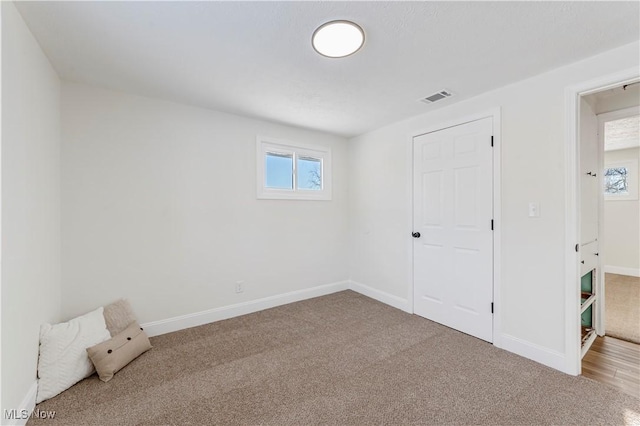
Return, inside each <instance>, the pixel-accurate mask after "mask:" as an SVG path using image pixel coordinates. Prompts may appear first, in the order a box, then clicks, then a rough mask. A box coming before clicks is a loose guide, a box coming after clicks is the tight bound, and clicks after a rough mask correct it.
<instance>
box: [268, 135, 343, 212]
mask: <svg viewBox="0 0 640 426" xmlns="http://www.w3.org/2000/svg"><path fill="white" fill-rule="evenodd" d="M268 152H276V153H283V154H291V155H292V156H293V170H292V173H293V189H277V188H267V187H266V169H265V159H266V155H267V153H268ZM299 157H312V158H317V159H320V160H321V162H322V171H321V176H322V188H321V189H319V190H310V189H298V187H297V160H298V158H299ZM256 178H257V179H256V182H257V194H256V195H257V198H258V199H259V200H331V192H332V191H331V187H332V182H331V148H329V147H325V146H315V145H306V144H301V143H297V142H291V141H286V140H282V139H274V138H271V137H265V136H257V138H256Z"/></svg>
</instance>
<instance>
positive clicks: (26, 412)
mask: <svg viewBox="0 0 640 426" xmlns="http://www.w3.org/2000/svg"><path fill="white" fill-rule="evenodd" d="M37 393H38V381H37V380H36V381H34V382H33V384H32V385H31V386H30V387H29V390H28V391H27V394H26V395H25V396H24V398H23V399H22V402H21V403H20V406H19V407H17V409H16V410H17V411H16V413H17V415H18V416H19V417H20V418H18V419H11V420H9V419H5V417H4V410H11V409H12V408H11V407H2V410H3V411H2V413H1V414H0V415H1V416H2V417H1V418H0V423H1V424H3V425H7V426H9V425H11V426H17V425H20V426H22V425H26V424H27V421H28V420H29V418H30V416H31V413H33V409H34V408H35V407H36V394H37Z"/></svg>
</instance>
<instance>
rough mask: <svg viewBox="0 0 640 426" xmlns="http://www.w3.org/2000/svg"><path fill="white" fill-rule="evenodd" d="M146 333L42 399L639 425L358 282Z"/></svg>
mask: <svg viewBox="0 0 640 426" xmlns="http://www.w3.org/2000/svg"><path fill="white" fill-rule="evenodd" d="M152 343H153V345H154V348H153V349H152V350H151V351H149V352H147V353H145V354H144V355H142V356H141V357H140V358H138V359H137V360H136V361H134V362H133V363H132V364H130V365H129V366H127V367H126V368H125V369H124V370H122V371H120V372H119V373H118V374H116V376H115V377H114V378H113V380H111V381H110V382H108V383H102V382H100V381H99V380H98V379H97V377H96V376H92V377H90V378H88V379H86V380H83V381H82V382H80V383H79V384H77V385H76V386H74V387H73V388H71V389H70V390H68V391H66V392H63V393H62V394H61V395H59V396H57V397H55V398H53V399H51V400H48V401H45V402H43V403H42V404H40V405H39V406H38V407H37V408H39V409H40V410H55V411H56V417H55V419H54V421H47V422H48V423H52V424H64V425H75V424H103V425H116V424H118V425H133V424H139V425H155V424H176V425H178V424H180V425H182V424H198V425H202V424H224V425H226V424H242V425H254V424H270V425H307V424H330V425H340V424H358V425H363V424H367V425H369V424H378V425H380V424H389V425H397V424H456V425H459V424H501V425H516V424H536V425H538V424H556V425H568V424H575V425H597V424H607V425H614V424H615V425H624V424H638V423H640V414H639V413H640V400H638V399H636V398H634V397H632V396H629V395H626V394H623V393H621V392H619V391H617V390H615V389H613V388H610V387H608V386H606V385H603V384H600V383H597V382H594V381H592V380H590V379H586V378H584V377H571V376H568V375H565V374H562V373H560V372H557V371H554V370H552V369H550V368H547V367H544V366H542V365H540V364H537V363H535V362H532V361H529V360H526V359H524V358H521V357H519V356H516V355H514V354H511V353H509V352H506V351H502V350H500V349H497V348H495V347H494V346H493V345H490V344H488V343H486V342H483V341H480V340H478V339H475V338H473V337H470V336H467V335H465V334H462V333H458V332H456V331H453V330H451V329H448V328H446V327H443V326H441V325H438V324H435V323H433V322H431V321H428V320H425V319H423V318H420V317H417V316H415V315H409V314H406V313H404V312H401V311H399V310H396V309H394V308H391V307H389V306H386V305H383V304H381V303H378V302H376V301H373V300H371V299H369V298H367V297H364V296H361V295H359V294H356V293H354V292H351V291H345V292H341V293H336V294H332V295H329V296H324V297H320V298H316V299H311V300H307V301H303V302H298V303H294V304H290V305H286V306H281V307H278V308H275V309H270V310H267V311H263V312H259V313H255V314H251V315H246V316H243V317H239V318H234V319H230V320H226V321H221V322H218V323H214V324H209V325H205V326H201V327H197V328H192V329H188V330H183V331H180V332H176V333H172V334H168V335H164V336H159V337H156V338H154V339H152ZM42 423H45V421H42V420H32V421H31V422H30V424H42Z"/></svg>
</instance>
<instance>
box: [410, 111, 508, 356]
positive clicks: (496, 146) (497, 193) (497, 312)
mask: <svg viewBox="0 0 640 426" xmlns="http://www.w3.org/2000/svg"><path fill="white" fill-rule="evenodd" d="M483 118H492V119H493V121H492V123H493V223H494V226H493V345H494V346H496V347H498V348H501V347H502V339H501V336H502V319H501V312H502V309H501V308H502V305H501V303H500V299H501V297H500V295H501V283H502V280H501V265H502V261H501V260H502V259H501V255H500V254H501V246H502V243H501V242H502V231H501V230H502V209H501V206H502V202H501V200H502V196H501V195H502V177H501V176H502V173H501V171H502V155H501V153H502V148H501V147H502V120H501V109H500V107H495V108H492V109H489V110H486V111H484V112H478V113H475V114H470V115H465V116H460V117H457V118H454V119H451V120H447V121H441V122H438V123H437V124H432V125H427V126H425V127H421V128H418V129H417V130H414V131H412V132H411V133H410V134H409V135H408V136H407V142H406V149H407V159H406V164H407V167H406V170H407V176H406V179H407V185H406V188H408V191H407V199H408V203H407V205H408V206H409V211H408V217H407V228H406V235H407V249H408V251H407V252H408V253H409V259H408V262H407V269H408V277H409V286H408V287H409V292H408V294H407V302H408V303H407V305H408V307H409V310H410V313H414V307H413V302H414V300H413V294H414V281H413V259H414V255H413V238H411V233H412V232H413V211H414V209H413V207H414V205H413V189H414V188H413V172H414V170H413V138H415V137H417V136H422V135H425V134H427V133H433V132H437V131H439V130H444V129H448V128H450V127H455V126H459V125H462V124H466V123H470V122H472V121H477V120H482V119H483Z"/></svg>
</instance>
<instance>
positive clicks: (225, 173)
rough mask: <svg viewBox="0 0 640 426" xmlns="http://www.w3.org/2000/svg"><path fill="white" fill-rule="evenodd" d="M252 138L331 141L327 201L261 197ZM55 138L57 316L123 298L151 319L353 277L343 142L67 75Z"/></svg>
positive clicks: (144, 319)
mask: <svg viewBox="0 0 640 426" xmlns="http://www.w3.org/2000/svg"><path fill="white" fill-rule="evenodd" d="M258 134H260V135H263V136H271V137H274V138H280V139H286V140H293V141H298V142H302V143H308V144H313V145H322V146H329V147H331V149H332V156H333V200H332V201H290V200H257V199H256V188H255V185H256V157H255V156H256V135H258ZM62 135H63V137H62V139H63V142H62V145H63V147H62V165H63V169H62V170H63V171H62V200H63V204H62V205H63V210H62V217H63V225H62V229H63V245H62V275H63V289H62V295H63V297H62V309H63V316H64V317H65V318H67V317H71V316H74V315H77V314H80V313H82V312H85V311H87V310H89V309H92V308H94V307H97V306H99V305H103V304H106V303H109V302H111V301H113V300H115V299H117V298H119V297H126V298H128V299H130V301H131V302H132V304H133V308H134V310H135V312H136V313H137V315H138V317H139V320H140V321H141V322H148V321H155V320H161V319H166V318H169V317H174V316H178V315H182V314H191V313H194V312H199V311H203V310H208V309H211V308H217V307H223V306H228V305H231V304H235V303H240V302H245V301H250V300H255V299H259V298H263V297H267V296H273V295H279V294H282V293H286V292H289V291H295V290H301V289H307V288H310V287H314V286H318V285H322V284H328V283H334V282H339V281H343V280H346V279H348V260H347V255H348V252H347V239H348V232H347V158H346V155H347V154H346V153H347V148H346V140H344V139H342V138H339V137H335V136H329V135H325V134H320V133H316V132H312V131H306V130H301V129H296V128H291V127H286V126H282V125H277V124H272V123H268V122H263V121H258V120H253V119H248V118H243V117H239V116H235V115H230V114H224V113H219V112H214V111H210V110H205V109H200V108H195V107H189V106H184V105H180V104H175V103H170V102H165V101H160V100H155V99H150V98H144V97H139V96H133V95H128V94H124V93H119V92H113V91H106V90H101V89H97V88H93V87H90V86H84V85H79V84H67V83H65V84H64V85H63V90H62ZM237 280H243V281H244V282H245V283H244V286H245V290H244V293H240V294H236V293H235V282H236V281H237Z"/></svg>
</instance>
